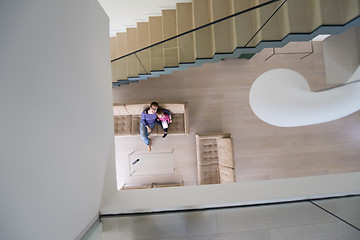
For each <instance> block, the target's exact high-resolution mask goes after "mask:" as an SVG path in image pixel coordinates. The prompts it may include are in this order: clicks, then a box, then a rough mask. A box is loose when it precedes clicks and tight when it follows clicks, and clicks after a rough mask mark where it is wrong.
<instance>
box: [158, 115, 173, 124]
mask: <svg viewBox="0 0 360 240" xmlns="http://www.w3.org/2000/svg"><path fill="white" fill-rule="evenodd" d="M158 119H159V120H160V121H166V122H167V123H169V122H170V117H169V115H167V114H164V117H160V116H158Z"/></svg>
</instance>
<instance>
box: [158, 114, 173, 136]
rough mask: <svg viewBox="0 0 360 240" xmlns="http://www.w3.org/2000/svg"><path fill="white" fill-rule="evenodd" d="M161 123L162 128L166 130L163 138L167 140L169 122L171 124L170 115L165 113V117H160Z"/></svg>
mask: <svg viewBox="0 0 360 240" xmlns="http://www.w3.org/2000/svg"><path fill="white" fill-rule="evenodd" d="M158 119H159V121H160V122H161V127H162V128H163V129H164V132H165V133H164V135H163V136H162V137H163V138H165V137H166V136H167V131H168V127H169V124H168V123H169V122H170V117H169V115H167V114H165V113H164V117H160V116H158Z"/></svg>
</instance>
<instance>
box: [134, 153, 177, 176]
mask: <svg viewBox="0 0 360 240" xmlns="http://www.w3.org/2000/svg"><path fill="white" fill-rule="evenodd" d="M170 174H174V166H173V151H171V152H154V153H152V152H151V153H135V152H132V153H130V154H129V175H130V177H133V176H153V175H170Z"/></svg>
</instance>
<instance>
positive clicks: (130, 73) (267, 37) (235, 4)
mask: <svg viewBox="0 0 360 240" xmlns="http://www.w3.org/2000/svg"><path fill="white" fill-rule="evenodd" d="M258 6H259V7H258ZM240 12H241V14H239V15H236V16H233V17H230V18H227V17H229V16H231V15H235V14H237V13H240ZM359 16H360V0H281V1H280V0H193V1H192V3H177V4H176V9H175V10H162V16H156V17H149V22H139V23H137V27H136V28H127V31H126V32H122V33H117V34H116V37H112V38H110V46H111V51H110V52H111V59H113V61H112V63H111V67H112V83H113V87H116V86H120V85H123V84H129V83H131V82H137V81H139V80H146V79H148V78H149V77H158V76H159V75H160V74H167V73H172V71H175V70H184V69H186V68H187V67H191V66H201V65H202V64H203V63H207V62H218V61H220V60H221V59H225V58H238V57H241V55H242V54H249V53H250V54H253V53H257V52H259V51H261V50H262V49H263V48H266V47H282V46H284V45H285V44H287V43H288V42H290V41H308V40H311V39H312V38H314V37H315V36H317V35H318V34H337V33H340V32H343V31H345V30H346V29H349V28H351V27H354V26H360V17H359ZM223 18H227V19H225V20H222V19H223ZM219 20H221V21H219ZM214 21H219V22H217V23H215V24H211V25H208V24H209V23H212V22H214ZM202 26H205V27H202ZM200 27H202V28H201V29H197V28H200ZM194 29H195V30H194ZM192 30H194V31H192ZM188 31H192V32H189V33H187V34H184V35H181V36H179V37H176V38H173V39H171V40H168V41H164V40H166V39H169V38H172V37H174V36H177V35H180V34H183V33H186V32H188ZM162 41H164V42H162ZM159 42H162V43H160V44H158V45H155V46H152V47H150V48H147V49H144V50H141V51H139V52H137V53H136V54H131V55H128V56H126V55H127V54H130V53H132V52H134V51H137V50H139V49H143V48H146V47H148V46H151V45H153V44H156V43H159ZM124 55H125V57H123V58H120V59H117V58H119V57H122V56H124ZM115 59H117V60H115Z"/></svg>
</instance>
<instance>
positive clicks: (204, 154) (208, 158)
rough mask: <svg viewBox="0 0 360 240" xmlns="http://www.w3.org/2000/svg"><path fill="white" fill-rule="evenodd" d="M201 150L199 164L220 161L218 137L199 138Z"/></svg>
mask: <svg viewBox="0 0 360 240" xmlns="http://www.w3.org/2000/svg"><path fill="white" fill-rule="evenodd" d="M197 151H199V159H198V164H199V165H209V164H214V163H218V151H217V143H216V139H207V138H205V139H201V140H199V144H198V149H197Z"/></svg>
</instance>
